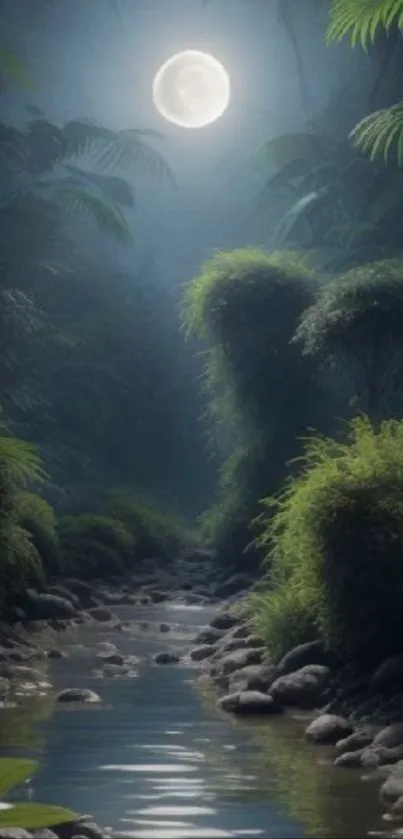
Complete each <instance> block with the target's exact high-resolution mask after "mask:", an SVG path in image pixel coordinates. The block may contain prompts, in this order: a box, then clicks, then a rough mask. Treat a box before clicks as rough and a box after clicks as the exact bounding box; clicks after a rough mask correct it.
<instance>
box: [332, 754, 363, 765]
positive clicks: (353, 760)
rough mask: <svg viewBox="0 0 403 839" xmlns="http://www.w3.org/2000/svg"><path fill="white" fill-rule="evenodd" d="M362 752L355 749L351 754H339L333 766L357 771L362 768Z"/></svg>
mask: <svg viewBox="0 0 403 839" xmlns="http://www.w3.org/2000/svg"><path fill="white" fill-rule="evenodd" d="M362 752H363V750H362V749H356V750H355V751H353V752H343V754H339V755H338V756H337V757H336V760H335V761H334V766H340V767H341V768H342V769H359V768H361V766H362V763H361V757H362Z"/></svg>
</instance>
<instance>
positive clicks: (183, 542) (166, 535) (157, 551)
mask: <svg viewBox="0 0 403 839" xmlns="http://www.w3.org/2000/svg"><path fill="white" fill-rule="evenodd" d="M101 509H102V512H103V513H104V514H105V515H110V516H113V518H116V519H119V521H121V522H123V524H124V526H125V527H126V528H127V530H128V531H129V532H130V533H131V534H132V536H133V538H134V540H135V543H136V556H137V557H138V558H139V559H140V560H141V559H147V558H149V557H156V556H161V557H164V558H165V559H175V558H176V557H177V556H178V555H179V554H180V553H181V551H182V550H183V549H184V548H185V547H186V546H188V545H191V544H192V543H194V541H195V536H194V534H193V533H190V531H189V530H188V529H187V528H186V527H185V526H184V525H183V524H182V523H181V522H180V521H179V520H178V519H176V518H175V517H174V516H171V515H169V514H167V513H164V512H162V511H161V510H159V509H158V508H157V507H154V506H152V505H151V504H148V503H147V502H145V501H144V500H142V499H141V498H139V497H137V496H136V495H134V494H133V492H131V491H130V490H129V489H125V488H116V489H114V490H111V491H110V492H108V493H106V494H105V496H104V500H103V503H102V508H101Z"/></svg>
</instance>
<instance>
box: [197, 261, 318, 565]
mask: <svg viewBox="0 0 403 839" xmlns="http://www.w3.org/2000/svg"><path fill="white" fill-rule="evenodd" d="M317 288H318V282H317V280H316V278H315V277H314V275H313V274H312V272H311V271H310V270H309V269H308V268H307V267H306V266H305V265H304V264H303V260H302V259H301V255H300V254H296V253H292V252H278V253H265V252H264V251H262V250H260V249H257V248H245V249H242V250H235V251H230V252H227V253H226V252H224V253H218V254H216V255H215V256H213V257H212V258H211V259H210V260H208V261H207V262H206V263H205V264H204V265H203V266H202V268H201V270H200V273H199V274H198V276H197V277H195V278H194V279H193V280H192V281H191V282H190V283H189V284H188V286H187V287H186V289H185V293H184V306H183V320H184V325H185V327H186V329H187V331H188V333H190V334H192V335H194V336H195V337H196V338H198V339H200V340H202V341H205V342H207V344H208V348H207V350H206V351H205V353H204V359H205V377H204V385H205V388H206V391H207V397H208V400H209V409H210V414H211V416H212V419H213V421H214V424H215V426H214V430H215V437H216V441H217V443H218V447H219V449H221V454H222V456H223V459H224V466H223V469H222V472H221V480H220V487H219V493H218V500H217V503H216V504H215V505H214V507H213V508H212V509H211V510H210V511H208V512H207V514H206V515H205V516H204V517H203V528H204V530H206V529H207V531H209V536H210V540H211V541H212V543H213V544H214V547H216V548H217V551H218V556H219V559H220V560H221V561H222V562H223V564H227V563H228V562H230V563H231V564H236V565H238V566H239V565H243V564H244V563H245V562H247V561H248V562H249V563H251V562H252V561H256V558H257V557H256V555H255V556H252V554H249V555H248V558H247V559H246V558H245V556H244V549H245V547H246V545H247V544H248V542H250V538H251V537H250V532H249V524H250V521H251V519H252V518H254V517H255V516H256V515H257V513H258V500H259V498H261V497H262V496H265V495H269V494H271V493H273V492H275V491H277V489H278V487H279V486H281V483H282V482H283V481H284V478H285V477H286V475H287V474H288V467H287V463H288V462H289V461H290V459H291V458H293V457H294V456H295V455H297V454H298V453H299V451H300V443H299V442H298V438H299V437H301V435H303V434H306V432H307V429H308V428H309V427H313V426H314V427H318V428H320V429H321V430H324V429H323V421H322V420H323V416H324V415H325V413H327V411H326V400H325V399H324V398H323V392H322V389H321V386H320V384H319V381H318V379H317V375H316V366H317V365H316V362H314V361H313V360H312V359H311V358H308V357H306V356H303V355H302V352H301V350H300V347H299V346H297V345H296V344H295V343H294V342H293V341H292V339H293V336H294V334H295V331H296V329H297V325H298V322H299V319H300V317H301V315H302V314H303V312H304V311H305V310H306V308H308V307H309V306H310V305H311V304H312V303H313V300H314V297H315V294H316V291H317Z"/></svg>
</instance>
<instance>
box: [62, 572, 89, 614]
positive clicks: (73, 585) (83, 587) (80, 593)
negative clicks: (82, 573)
mask: <svg viewBox="0 0 403 839" xmlns="http://www.w3.org/2000/svg"><path fill="white" fill-rule="evenodd" d="M63 588H64V589H66V591H68V592H72V593H73V594H75V595H76V597H78V599H79V601H80V603H81V606H82V607H83V608H84V609H91V608H92V607H95V606H97V605H98V603H97V600H96V598H95V595H94V591H93V588H92V587H91V586H90V585H89V583H86V582H84V580H77V579H75V577H71V578H69V579H66V580H63Z"/></svg>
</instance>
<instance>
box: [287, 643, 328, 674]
mask: <svg viewBox="0 0 403 839" xmlns="http://www.w3.org/2000/svg"><path fill="white" fill-rule="evenodd" d="M334 661H335V658H334V654H333V653H331V652H329V651H328V650H325V648H324V645H323V643H322V641H309V642H308V643H306V644H298V646H297V647H294V648H293V649H292V650H290V652H289V653H287V654H286V655H285V656H284V658H282V660H281V661H280V664H279V665H278V670H279V673H280V675H284V676H286V675H287V674H288V673H295V671H296V670H300V669H301V668H302V667H306V666H307V665H309V664H321V665H323V666H324V667H332V665H333V663H334Z"/></svg>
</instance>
